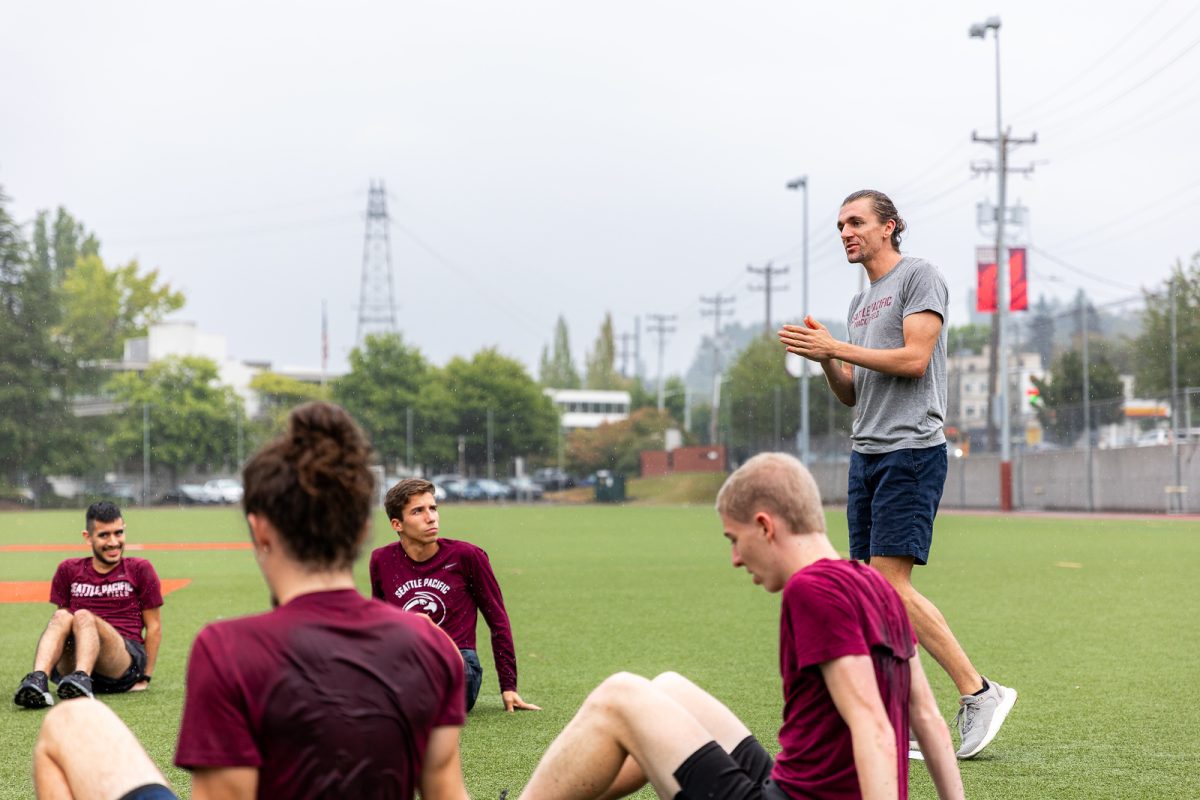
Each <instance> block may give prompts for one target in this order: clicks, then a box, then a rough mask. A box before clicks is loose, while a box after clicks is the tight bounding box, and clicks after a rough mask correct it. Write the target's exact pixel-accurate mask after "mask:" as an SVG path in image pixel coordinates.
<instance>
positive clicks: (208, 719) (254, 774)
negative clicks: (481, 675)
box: [34, 403, 467, 800]
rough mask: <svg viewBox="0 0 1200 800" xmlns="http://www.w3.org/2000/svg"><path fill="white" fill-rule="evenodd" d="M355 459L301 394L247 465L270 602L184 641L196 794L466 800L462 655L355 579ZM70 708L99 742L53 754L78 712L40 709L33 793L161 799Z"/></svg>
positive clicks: (186, 734) (354, 429)
mask: <svg viewBox="0 0 1200 800" xmlns="http://www.w3.org/2000/svg"><path fill="white" fill-rule="evenodd" d="M370 457H371V453H370V446H369V445H368V443H367V441H366V438H365V437H364V436H363V434H362V431H361V430H359V428H358V426H357V425H356V424H355V423H354V422H353V420H351V419H350V417H349V415H347V414H346V412H345V411H343V410H342V409H341V408H339V407H337V406H333V405H330V404H327V403H309V404H307V405H304V406H301V407H299V408H297V409H295V410H294V411H292V413H291V416H290V417H289V419H288V430H287V432H286V433H285V434H284V435H282V436H281V437H279V438H278V439H276V440H274V441H273V442H271V443H269V444H267V445H266V446H265V447H264V448H263V449H262V450H260V451H259V452H258V453H257V454H256V455H255V456H254V457H253V458H252V459H251V460H250V462H249V463H248V464H247V465H246V468H245V470H244V472H243V482H244V484H245V487H246V491H245V497H244V498H243V501H242V502H243V505H244V508H245V512H246V521H247V523H248V524H249V528H250V539H251V543H252V545H253V548H254V555H255V559H256V560H257V562H258V566H259V568H260V569H261V570H262V573H263V578H264V579H265V581H266V583H267V587H268V588H269V589H270V592H271V600H272V605H274V606H275V608H274V610H272V611H269V612H267V613H264V614H259V615H256V616H250V617H243V618H241V619H231V620H225V621H221V622H215V623H212V624H210V625H208V626H206V627H205V628H203V629H202V630H201V631H200V633H199V635H198V636H197V637H196V641H195V643H194V644H193V646H192V652H191V656H190V658H189V661H188V672H187V694H186V698H185V701H184V706H183V719H182V722H181V724H180V730H179V742H178V746H177V748H176V752H175V764H176V765H177V766H180V767H183V768H185V769H188V770H191V772H192V786H191V796H192V798H194V799H195V800H208V799H210V798H229V800H248V799H249V798H255V797H259V798H268V797H269V798H274V797H281V798H282V797H286V798H317V797H322V798H324V797H345V798H413V797H414V796H415V794H416V793H417V792H418V791H419V792H420V794H421V796H422V797H423V798H425V799H426V800H465V798H466V797H467V794H466V789H465V786H464V784H463V777H462V770H461V767H460V765H459V729H460V728H461V726H462V725H463V723H464V721H465V718H466V712H465V710H464V707H463V664H462V658H461V657H460V656H459V654H458V651H457V649H456V648H455V647H454V645H453V643H452V642H451V641H450V639H449V638H448V637H447V636H446V635H445V634H444V633H443V632H442V631H440V630H439V629H438V628H437V627H436V626H435V625H433V624H431V623H430V622H429V620H427V619H424V618H422V617H421V616H419V615H416V614H406V613H404V612H403V611H401V610H399V609H396V608H390V607H388V606H386V605H384V604H382V603H377V602H375V601H373V600H368V599H367V598H364V597H363V596H362V595H360V594H359V593H358V592H357V591H356V589H355V588H354V586H355V584H354V576H353V573H352V567H353V564H354V561H355V560H356V558H357V557H358V554H359V552H360V550H361V548H362V545H363V542H364V541H365V540H366V538H367V537H368V536H369V535H370V521H371V505H372V502H371V501H372V497H373V494H374V482H373V479H372V477H371V472H370ZM79 713H80V715H84V714H88V715H91V716H90V717H89V720H90V721H92V722H94V723H95V724H96V725H98V726H99V727H98V728H97V729H96V732H95V735H96V736H97V737H100V738H98V739H97V741H100V742H103V743H104V746H103V747H90V748H75V749H74V750H73V751H70V752H67V753H66V754H64V753H63V752H62V748H61V747H60V746H59V745H58V744H56V743H59V742H62V741H64V740H65V738H64V737H65V736H66V735H67V734H64V729H65V728H66V727H67V726H69V725H71V724H72V723H78V719H73V718H72V717H71V716H64V717H58V716H51V715H47V719H46V721H45V723H44V725H43V730H42V734H41V737H40V742H41V743H40V744H39V745H38V747H37V749H36V750H35V765H34V771H35V775H36V776H37V781H38V790H39V793H42V794H43V795H44V796H70V795H51V792H52V791H55V790H58V791H60V792H61V791H62V789H63V787H66V789H67V790H68V791H69V792H70V793H73V794H74V795H75V796H87V797H93V796H94V797H105V798H111V797H121V796H122V792H126V793H128V794H125V795H124V796H123V800H148V798H158V797H172V796H173V795H172V794H170V793H169V790H168V789H167V788H166V787H165V785H164V782H162V781H161V780H159V777H156V776H155V775H154V774H153V773H152V772H151V771H150V770H148V769H147V763H146V761H147V759H145V753H144V752H143V751H142V750H141V748H140V747H131V746H129V744H128V743H129V741H130V740H132V735H131V734H130V735H128V736H126V735H125V734H110V733H108V730H109V728H111V727H113V725H112V723H113V722H116V725H117V726H119V727H120V728H121V729H122V730H124V726H123V725H121V724H120V722H119V720H112V719H109V720H108V721H107V722H105V715H104V714H103V713H102V712H93V711H91V710H86V709H81V710H80V712H79ZM89 731H91V729H89ZM126 733H128V732H127V731H126ZM91 736H92V733H91V732H89V738H90V737H91ZM120 764H125V765H127V767H122V768H118V765H120ZM149 766H150V767H152V766H153V765H152V764H150V765H149ZM114 776H115V777H114ZM108 778H114V782H113V783H112V784H111V785H109V786H108V787H106V788H105V789H101V788H99V782H100V781H101V780H102V779H105V780H106V779H108Z"/></svg>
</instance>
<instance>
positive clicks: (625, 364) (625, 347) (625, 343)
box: [617, 333, 636, 378]
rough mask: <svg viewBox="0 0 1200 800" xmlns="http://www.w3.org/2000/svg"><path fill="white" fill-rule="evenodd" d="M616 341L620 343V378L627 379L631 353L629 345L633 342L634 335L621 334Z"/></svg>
mask: <svg viewBox="0 0 1200 800" xmlns="http://www.w3.org/2000/svg"><path fill="white" fill-rule="evenodd" d="M617 339H618V340H619V341H620V352H621V377H622V378H628V377H629V356H630V353H631V351H630V343H631V342H632V341H633V340H634V334H632V333H622V334H619V335H618V336H617ZM635 366H636V362H635Z"/></svg>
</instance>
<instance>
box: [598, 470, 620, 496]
mask: <svg viewBox="0 0 1200 800" xmlns="http://www.w3.org/2000/svg"><path fill="white" fill-rule="evenodd" d="M596 502H597V503H624V502H625V476H624V475H614V474H613V473H611V472H609V471H608V470H606V469H602V470H600V471H599V472H597V473H596Z"/></svg>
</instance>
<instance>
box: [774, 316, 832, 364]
mask: <svg viewBox="0 0 1200 800" xmlns="http://www.w3.org/2000/svg"><path fill="white" fill-rule="evenodd" d="M779 341H780V342H782V343H783V346H784V347H785V348H786V349H787V351H788V352H789V353H795V354H796V355H798V356H803V357H804V358H807V359H809V360H810V361H818V362H821V361H828V360H829V359H831V358H834V357H835V353H836V349H837V346H838V345H839V344H840V342H838V340H837V339H834V338H833V336H832V335H830V333H829V329H828V328H826V327H825V326H824V325H822V324H821V323H819V322H817V321H816V320H815V319H813V318H812V317H811V316H807V317H805V318H804V324H803V325H784V326H783V328H782V329H781V330H780V331H779Z"/></svg>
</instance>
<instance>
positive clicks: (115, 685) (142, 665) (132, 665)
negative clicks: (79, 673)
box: [50, 634, 146, 694]
mask: <svg viewBox="0 0 1200 800" xmlns="http://www.w3.org/2000/svg"><path fill="white" fill-rule="evenodd" d="M69 640H70V641H71V643H72V647H73V646H74V634H72V635H71V637H69ZM125 652H127V653H129V669H127V670H125V673H124V674H123V675H120V676H118V677H116V678H110V677H108V676H107V675H101V674H100V673H99V672H96V671H95V670H92V674H91V676H90V677H91V679H92V691H94V692H95V693H96V694H120V693H122V692H128V691H129V690H130V689H132V688H133V685H134V684H135V683H137V682H138V681H140V680H141V679H142V671H143V670H145V669H146V645H144V644H142V643H141V642H138V641H135V640H133V639H126V640H125ZM61 677H62V675H60V674H59V672H58V665H57V664H56V665H55V666H54V669H52V670H50V680H52V681H54V682H55V683H58V679H59V678H61Z"/></svg>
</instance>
